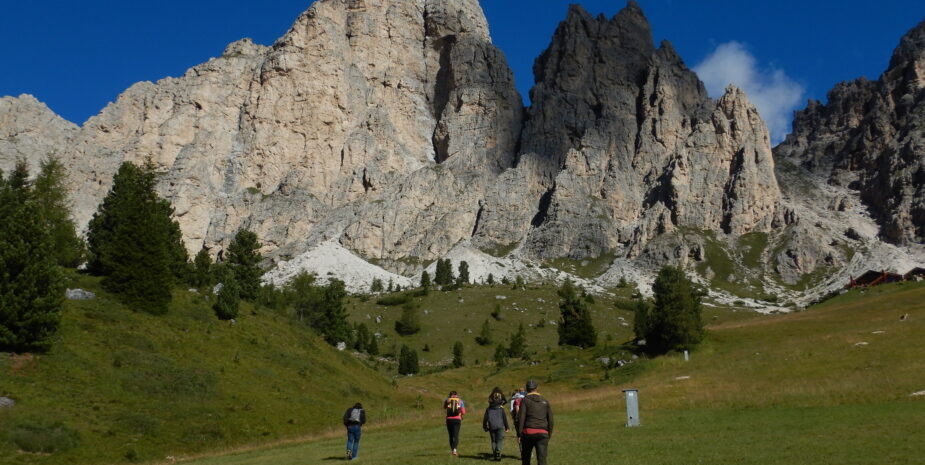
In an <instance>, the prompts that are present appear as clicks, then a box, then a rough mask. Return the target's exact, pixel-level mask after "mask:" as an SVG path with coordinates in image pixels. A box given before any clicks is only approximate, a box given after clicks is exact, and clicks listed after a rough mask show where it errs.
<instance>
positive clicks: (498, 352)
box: [494, 344, 508, 367]
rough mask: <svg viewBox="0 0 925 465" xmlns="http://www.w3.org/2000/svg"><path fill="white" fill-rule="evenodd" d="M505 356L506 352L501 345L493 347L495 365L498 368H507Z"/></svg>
mask: <svg viewBox="0 0 925 465" xmlns="http://www.w3.org/2000/svg"><path fill="white" fill-rule="evenodd" d="M507 356H508V350H507V349H506V348H505V347H504V346H503V345H501V344H498V346H497V347H495V357H494V359H495V363H497V364H498V366H499V367H505V366H507Z"/></svg>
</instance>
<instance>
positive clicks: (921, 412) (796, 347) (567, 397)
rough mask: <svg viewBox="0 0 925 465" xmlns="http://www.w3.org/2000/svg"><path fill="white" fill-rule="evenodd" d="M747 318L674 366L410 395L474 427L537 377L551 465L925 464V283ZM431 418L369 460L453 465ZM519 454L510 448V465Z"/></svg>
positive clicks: (557, 359)
mask: <svg viewBox="0 0 925 465" xmlns="http://www.w3.org/2000/svg"><path fill="white" fill-rule="evenodd" d="M743 315H744V314H743V313H742V312H738V313H736V314H734V315H733V314H731V313H730V314H723V315H717V316H719V318H717V319H716V320H713V321H714V323H713V325H712V326H711V327H710V330H709V333H708V337H707V340H706V342H705V343H704V344H703V346H702V347H701V348H700V349H699V350H697V351H696V352H694V353H693V354H692V357H691V360H690V361H688V362H685V361H684V360H683V358H682V357H680V356H679V355H672V356H667V357H661V358H658V359H653V360H645V359H639V360H636V361H634V363H631V364H629V365H626V366H624V367H621V368H615V369H613V370H609V371H605V370H603V369H602V368H601V366H600V364H597V363H596V362H595V358H596V357H597V356H599V355H600V354H601V353H604V352H607V351H619V350H622V349H621V348H620V347H618V346H616V345H612V346H609V347H603V348H599V349H593V350H585V351H579V350H566V351H561V352H557V353H555V354H549V355H548V356H544V357H542V362H541V363H540V364H538V365H533V366H530V365H527V364H523V363H521V364H517V365H515V366H512V367H509V368H506V369H500V370H499V369H496V368H494V367H465V368H462V369H457V370H446V371H441V372H438V373H434V374H431V375H427V376H419V377H411V378H404V379H402V380H401V385H402V386H403V387H407V388H412V389H416V390H419V391H421V392H422V393H423V394H424V395H425V396H426V398H428V399H430V398H438V397H439V396H441V395H445V394H446V391H448V390H450V389H456V390H458V391H460V393H461V394H462V396H463V397H464V398H465V399H467V402H468V403H469V406H470V409H472V410H473V411H474V412H475V417H477V416H478V414H480V412H481V409H482V408H484V406H485V401H484V397H485V396H486V395H487V393H488V391H489V390H490V388H491V387H492V386H494V385H500V386H502V387H505V388H509V387H511V386H513V385H515V384H517V385H519V384H522V382H523V380H525V379H526V378H527V377H535V378H537V379H539V380H540V382H541V391H542V392H543V393H544V394H545V395H546V396H547V397H548V398H550V399H551V401H552V402H553V405H554V406H555V407H556V410H557V413H558V415H557V420H558V425H559V426H558V428H557V429H558V432H557V433H556V435H555V437H554V438H553V443H552V447H551V453H550V460H551V463H556V464H561V465H570V464H574V465H579V464H587V463H634V464H679V465H680V464H690V463H743V464H756V465H757V464H762V465H764V464H788V465H790V464H828V463H832V464H845V463H850V464H883V463H892V464H907V463H908V464H913V463H921V451H922V450H923V448H925V439H923V436H922V435H921V434H920V433H921V431H923V429H925V396H922V395H913V394H914V393H917V392H920V391H923V390H925V357H923V354H925V352H923V350H922V341H923V340H925V286H923V285H922V284H908V283H907V284H894V285H889V286H882V287H878V288H875V289H871V290H867V291H852V292H850V293H847V294H845V295H843V296H840V297H837V298H835V299H832V300H830V301H828V302H825V303H823V304H821V305H818V306H816V307H813V308H811V309H809V310H807V311H805V312H800V313H793V314H786V315H770V316H766V315H755V314H749V315H745V316H743ZM903 315H908V316H907V318H906V319H904V320H901V317H902V316H903ZM447 318H449V317H447ZM711 320H712V319H711ZM582 386H583V387H584V389H580V388H581V387H582ZM627 387H633V388H637V389H639V392H640V402H641V418H642V423H643V426H642V427H639V428H624V427H623V423H624V421H625V414H624V412H625V405H624V402H623V394H622V393H621V389H623V388H627ZM430 407H433V408H430V409H428V411H429V412H430V413H431V417H430V418H429V419H418V420H416V421H413V422H409V423H407V424H405V425H402V426H401V427H395V426H384V427H378V428H376V427H373V428H370V429H368V430H367V432H366V433H365V436H364V439H363V443H362V446H361V452H360V454H361V458H362V459H363V460H364V461H368V462H370V463H377V464H412V465H429V464H437V463H445V462H446V461H447V460H448V459H449V454H448V450H447V446H446V438H445V430H444V429H443V427H442V422H441V419H440V412H439V409H438V408H437V407H436V406H435V405H430ZM485 436H486V435H485V434H484V433H482V431H481V429H480V428H479V427H478V419H477V418H473V417H470V418H469V419H468V420H466V421H465V422H464V427H463V436H462V445H461V454H462V458H463V459H466V458H475V459H480V458H484V457H485V455H484V454H486V453H487V451H488V449H489V447H488V440H487V438H486V437H485ZM342 449H343V439H342V438H341V437H339V436H337V437H331V438H322V439H318V440H314V441H308V442H305V443H302V444H290V445H286V446H284V447H276V448H270V449H256V450H250V451H241V452H239V453H236V454H232V455H226V456H220V457H208V458H203V459H200V460H197V461H193V462H192V463H195V464H197V465H212V464H215V465H218V464H224V465H232V464H239V465H244V464H247V465H263V464H267V465H269V464H274V465H286V464H297V463H321V462H322V461H324V460H329V459H338V458H340V456H341V454H342ZM515 450H516V446H515V443H514V441H513V440H512V439H509V440H508V441H507V445H506V456H508V457H510V459H509V460H513V455H514V454H512V453H513V452H514V451H515Z"/></svg>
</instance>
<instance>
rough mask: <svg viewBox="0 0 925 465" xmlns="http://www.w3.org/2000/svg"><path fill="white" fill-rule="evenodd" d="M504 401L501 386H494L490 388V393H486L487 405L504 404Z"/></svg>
mask: <svg viewBox="0 0 925 465" xmlns="http://www.w3.org/2000/svg"><path fill="white" fill-rule="evenodd" d="M505 403H507V399H505V398H504V392H503V391H501V388H499V387H497V386H496V387H495V388H494V389H492V390H491V394H489V395H488V405H493V404H498V405H504V404H505Z"/></svg>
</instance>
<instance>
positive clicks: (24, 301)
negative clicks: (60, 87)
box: [0, 161, 64, 352]
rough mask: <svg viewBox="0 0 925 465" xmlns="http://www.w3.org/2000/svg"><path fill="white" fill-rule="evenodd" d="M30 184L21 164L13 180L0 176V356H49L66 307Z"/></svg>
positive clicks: (51, 251) (50, 243) (49, 244)
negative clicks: (41, 353)
mask: <svg viewBox="0 0 925 465" xmlns="http://www.w3.org/2000/svg"><path fill="white" fill-rule="evenodd" d="M28 178H29V176H28V169H27V168H26V165H25V163H24V162H22V161H21V162H20V163H17V168H16V169H15V170H14V171H13V172H12V173H11V174H10V178H9V179H8V180H4V179H3V176H2V173H0V352H25V351H43V350H47V349H48V348H49V347H50V346H51V337H52V336H53V335H54V333H55V332H56V331H57V329H58V324H59V321H60V314H59V312H60V309H61V306H62V304H63V302H64V280H63V277H62V276H61V273H60V271H59V270H58V268H57V267H56V263H55V262H56V256H55V254H54V253H53V240H52V237H51V235H50V234H49V231H48V230H47V228H46V226H47V225H46V224H45V222H44V221H43V219H42V218H41V213H40V211H41V208H40V206H39V205H37V204H36V202H35V201H34V200H33V199H32V198H31V197H32V192H31V186H30V185H29V182H28Z"/></svg>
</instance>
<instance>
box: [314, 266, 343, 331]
mask: <svg viewBox="0 0 925 465" xmlns="http://www.w3.org/2000/svg"><path fill="white" fill-rule="evenodd" d="M346 297H347V291H346V288H345V286H344V282H343V281H341V280H339V279H331V280H329V281H328V284H327V285H326V286H324V287H323V288H321V299H320V302H319V308H317V309H316V310H315V312H314V313H315V315H314V318H313V319H312V320H313V325H312V326H313V327H314V328H315V329H317V330H318V332H320V333H321V334H322V336H324V340H326V341H328V344H331V345H336V344H337V343H338V342H346V341H347V340H348V339H349V337H350V326H349V324H348V323H347V309H346V308H344V299H345V298H346Z"/></svg>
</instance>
